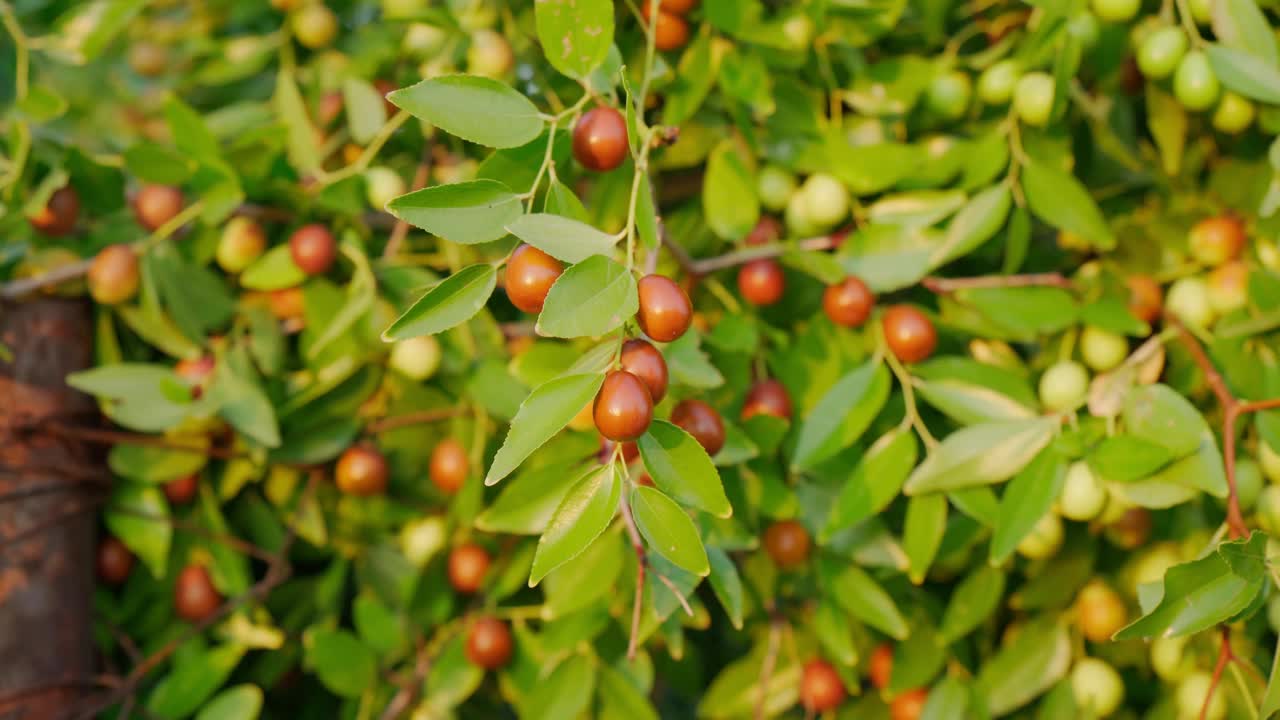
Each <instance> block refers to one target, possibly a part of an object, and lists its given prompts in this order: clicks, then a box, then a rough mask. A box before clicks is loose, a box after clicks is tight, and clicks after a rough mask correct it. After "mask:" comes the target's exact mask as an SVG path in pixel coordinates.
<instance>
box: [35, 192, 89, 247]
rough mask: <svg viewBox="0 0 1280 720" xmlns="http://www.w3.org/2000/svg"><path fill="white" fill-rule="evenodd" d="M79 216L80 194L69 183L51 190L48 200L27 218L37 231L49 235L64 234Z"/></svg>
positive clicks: (74, 224) (57, 235)
mask: <svg viewBox="0 0 1280 720" xmlns="http://www.w3.org/2000/svg"><path fill="white" fill-rule="evenodd" d="M79 217H80V195H79V194H77V193H76V189H75V188H73V187H71V186H70V185H65V186H63V187H60V188H58V189H57V190H54V191H53V194H52V195H50V196H49V202H47V203H45V206H44V207H42V208H40V210H39V212H37V213H36V214H35V215H29V216H28V217H27V220H28V221H29V222H30V223H31V227H33V228H35V229H36V231H37V232H39V233H40V234H42V235H47V236H49V237H60V236H62V235H66V234H67V233H69V232H71V231H72V230H74V229H75V228H76V220H77V219H79Z"/></svg>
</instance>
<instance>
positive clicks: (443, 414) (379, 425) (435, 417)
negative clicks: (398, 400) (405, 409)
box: [365, 407, 467, 434]
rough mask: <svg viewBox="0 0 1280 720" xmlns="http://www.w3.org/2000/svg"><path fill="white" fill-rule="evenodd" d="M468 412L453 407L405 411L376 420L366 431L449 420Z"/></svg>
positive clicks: (393, 428) (464, 409)
mask: <svg viewBox="0 0 1280 720" xmlns="http://www.w3.org/2000/svg"><path fill="white" fill-rule="evenodd" d="M466 412H467V409H466V408H460V407H452V408H440V409H436V410H421V411H419V412H411V413H405V414H403V415H393V416H392V417H388V418H382V419H381V420H375V421H373V422H371V423H369V425H368V426H367V427H365V432H368V433H371V434H373V433H381V432H387V431H388V430H395V429H397V428H402V427H408V426H410V425H423V424H425V423H433V422H439V421H440V420H448V419H449V418H452V417H457V416H459V415H463V414H465V413H466Z"/></svg>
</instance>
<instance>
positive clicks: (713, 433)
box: [671, 398, 724, 455]
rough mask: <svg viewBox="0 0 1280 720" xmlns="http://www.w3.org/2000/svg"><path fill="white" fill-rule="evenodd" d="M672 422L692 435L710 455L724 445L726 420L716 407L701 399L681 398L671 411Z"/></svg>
mask: <svg viewBox="0 0 1280 720" xmlns="http://www.w3.org/2000/svg"><path fill="white" fill-rule="evenodd" d="M671 422H672V423H674V424H675V425H678V426H679V427H681V428H682V429H684V431H685V432H687V433H689V434H690V435H692V436H693V439H694V440H697V441H698V444H699V445H701V446H702V449H704V450H706V451H707V454H708V455H715V454H716V453H718V452H720V448H722V447H724V420H722V419H721V418H720V413H718V412H716V409H715V408H713V407H711V406H710V405H708V404H706V403H704V402H702V401H701V400H697V399H695V398H689V399H687V400H681V401H680V403H679V404H678V405H676V406H675V409H674V410H672V411H671Z"/></svg>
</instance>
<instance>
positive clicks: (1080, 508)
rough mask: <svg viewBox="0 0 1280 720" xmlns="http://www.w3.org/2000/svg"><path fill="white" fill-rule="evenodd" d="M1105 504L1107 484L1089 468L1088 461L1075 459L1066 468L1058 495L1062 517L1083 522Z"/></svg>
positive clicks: (1099, 510)
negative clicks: (1059, 494) (1060, 491)
mask: <svg viewBox="0 0 1280 720" xmlns="http://www.w3.org/2000/svg"><path fill="white" fill-rule="evenodd" d="M1106 506H1107V486H1106V485H1104V484H1103V483H1102V481H1101V480H1099V479H1098V477H1097V476H1096V475H1094V474H1093V471H1092V470H1090V469H1089V465H1088V463H1085V462H1084V461H1077V462H1073V463H1071V465H1070V466H1069V467H1068V468H1067V477H1066V480H1065V481H1064V482H1063V485H1062V495H1061V496H1059V497H1058V507H1059V509H1060V510H1061V512H1062V517H1064V518H1066V519H1068V520H1076V521H1079V522H1085V521H1088V520H1092V519H1094V518H1096V517H1098V515H1100V514H1101V513H1102V511H1103V509H1104V508H1106Z"/></svg>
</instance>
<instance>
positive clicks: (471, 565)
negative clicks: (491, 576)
mask: <svg viewBox="0 0 1280 720" xmlns="http://www.w3.org/2000/svg"><path fill="white" fill-rule="evenodd" d="M488 572H489V552H488V551H487V550H485V549H484V548H482V547H480V546H479V545H475V544H472V543H467V544H466V545H459V546H458V547H456V548H454V549H453V552H451V553H449V584H450V585H452V586H453V589H454V590H457V591H458V592H460V593H464V594H467V595H470V594H471V593H474V592H477V591H478V590H480V588H481V587H483V586H484V578H485V575H487V574H488Z"/></svg>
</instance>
